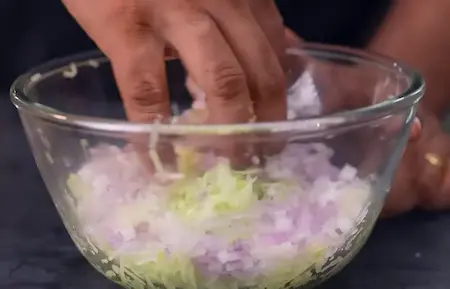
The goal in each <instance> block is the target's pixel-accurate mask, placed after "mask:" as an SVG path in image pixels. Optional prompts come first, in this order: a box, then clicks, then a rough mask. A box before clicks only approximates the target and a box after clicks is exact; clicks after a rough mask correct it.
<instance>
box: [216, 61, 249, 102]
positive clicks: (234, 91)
mask: <svg viewBox="0 0 450 289" xmlns="http://www.w3.org/2000/svg"><path fill="white" fill-rule="evenodd" d="M211 77H212V79H211V84H212V85H211V93H212V94H213V95H214V96H218V97H220V98H222V99H224V100H231V99H233V98H235V97H237V96H239V95H240V94H241V93H242V92H243V91H245V90H247V83H246V77H245V74H244V73H243V71H242V70H241V69H240V68H238V67H236V66H234V65H217V66H215V67H214V68H213V69H212V70H211Z"/></svg>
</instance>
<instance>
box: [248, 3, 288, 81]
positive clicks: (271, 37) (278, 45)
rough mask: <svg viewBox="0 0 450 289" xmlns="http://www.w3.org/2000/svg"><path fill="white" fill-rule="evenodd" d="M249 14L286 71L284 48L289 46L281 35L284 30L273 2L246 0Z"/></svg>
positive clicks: (281, 19)
mask: <svg viewBox="0 0 450 289" xmlns="http://www.w3.org/2000/svg"><path fill="white" fill-rule="evenodd" d="M247 2H248V4H249V5H250V8H251V12H252V15H253V17H254V18H255V20H256V22H257V23H258V25H259V27H260V28H261V30H262V31H263V33H264V34H265V36H266V38H267V40H268V41H269V44H270V45H271V47H272V50H273V51H274V52H275V55H277V57H278V60H279V62H280V65H281V67H282V68H283V71H285V72H286V71H287V67H288V63H287V58H286V48H287V47H288V45H289V41H288V39H287V38H286V37H285V35H283V33H282V31H284V30H285V28H284V23H283V18H282V17H281V15H280V12H279V11H278V8H277V5H276V4H275V1H274V0H247Z"/></svg>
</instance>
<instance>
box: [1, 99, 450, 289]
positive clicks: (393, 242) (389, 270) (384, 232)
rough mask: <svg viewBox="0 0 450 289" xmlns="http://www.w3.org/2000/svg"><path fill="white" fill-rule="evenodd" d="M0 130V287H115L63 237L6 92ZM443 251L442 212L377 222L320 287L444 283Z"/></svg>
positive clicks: (449, 245) (446, 235) (422, 287)
mask: <svg viewBox="0 0 450 289" xmlns="http://www.w3.org/2000/svg"><path fill="white" fill-rule="evenodd" d="M0 132H1V135H0V148H1V149H0V188H1V191H0V193H1V194H2V199H1V200H0V289H90V288H92V289H107V288H118V287H117V286H115V285H113V284H112V283H111V282H110V281H108V280H107V279H105V278H104V277H102V276H101V275H100V274H99V273H97V272H96V271H95V270H94V269H93V268H91V267H90V265H88V263H87V262H86V261H85V260H84V259H83V257H82V256H81V255H80V253H78V251H77V249H76V248H75V246H74V245H73V243H72V241H71V240H70V238H69V237H68V235H67V233H66V231H65V229H64V228H63V226H62V223H61V221H60V220H59V216H58V215H57V213H56V210H55V208H54V207H53V204H52V202H51V200H50V197H49V195H48V194H47V191H46V189H45V187H44V185H43V183H42V181H41V179H40V176H39V173H38V171H37V168H36V166H35V164H34V161H33V159H32V156H31V153H30V150H29V148H28V145H27V143H26V140H25V136H24V133H23V129H22V127H21V124H20V122H19V119H18V116H17V114H16V112H15V109H14V107H13V106H12V105H11V104H10V101H9V98H7V97H6V94H0ZM447 256H450V213H449V214H422V213H414V214H410V215H408V216H404V217H401V218H397V219H393V220H389V221H381V222H380V223H379V224H378V226H377V227H376V229H375V232H374V233H373V235H372V236H371V238H370V240H369V242H368V244H367V245H366V246H365V248H364V249H363V251H362V252H361V253H360V254H359V255H358V257H357V258H356V259H355V261H354V262H352V263H351V264H350V265H349V266H348V267H347V268H346V269H345V270H344V271H343V272H342V273H340V274H338V276H337V277H335V278H333V279H332V280H330V281H329V282H327V283H326V284H324V285H323V286H322V287H320V289H390V288H392V289H448V288H450V264H449V263H448V260H449V259H448V257H447Z"/></svg>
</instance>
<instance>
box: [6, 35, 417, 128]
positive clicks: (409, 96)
mask: <svg viewBox="0 0 450 289" xmlns="http://www.w3.org/2000/svg"><path fill="white" fill-rule="evenodd" d="M287 53H290V54H292V55H298V56H302V55H312V56H321V57H327V56H328V57H334V58H336V59H341V60H353V61H355V60H356V61H357V62H359V63H361V62H365V63H368V64H371V65H374V66H378V67H380V68H383V69H391V70H395V71H396V72H397V73H400V74H403V75H405V76H407V77H408V78H409V79H410V80H411V83H410V85H409V87H408V88H407V89H405V90H404V91H403V92H401V93H399V94H398V95H396V96H395V97H393V98H392V99H389V100H384V101H382V102H379V103H375V104H372V105H370V106H366V107H361V108H357V109H353V110H345V111H341V112H337V113H332V114H324V115H320V116H313V117H309V118H302V119H295V120H283V121H276V122H261V123H245V124H203V125H189V124H166V123H158V122H155V123H133V122H129V121H126V120H118V119H111V118H102V117H92V116H86V115H79V114H71V113H66V112H62V111H59V110H56V109H54V108H52V107H49V106H46V105H43V104H41V103H39V102H38V101H33V100H32V99H30V98H29V97H28V96H27V91H28V89H29V88H30V87H31V85H33V84H36V83H38V82H39V81H41V79H45V75H47V76H48V75H53V74H54V73H58V72H62V71H64V70H66V69H67V68H70V67H71V66H73V65H75V66H76V67H82V66H89V65H90V66H93V65H95V63H97V64H99V63H104V62H109V60H108V59H107V58H106V57H105V56H104V55H103V54H102V53H101V52H100V51H98V50H94V51H89V52H83V53H79V54H75V55H71V56H68V57H63V58H57V59H55V60H52V61H49V62H46V63H44V64H42V65H40V66H37V67H35V68H34V69H31V70H30V71H28V72H26V73H24V74H22V75H21V76H19V77H18V78H17V79H16V80H15V81H14V82H13V84H12V86H11V89H10V96H11V101H12V103H13V104H14V106H15V107H16V108H17V109H18V110H19V112H24V113H26V114H30V115H32V116H34V117H37V118H39V119H42V120H45V121H48V122H51V123H54V124H56V125H61V126H66V127H75V128H79V129H87V130H93V131H101V132H121V133H149V132H152V133H155V132H156V133H159V134H167V135H188V134H198V135H228V134H245V133H258V132H263V133H275V132H285V133H286V132H288V133H289V132H295V133H299V134H308V133H314V132H315V133H317V132H318V131H324V130H331V129H333V130H334V129H339V128H340V129H342V128H344V129H345V128H346V127H351V126H354V125H358V126H359V125H361V124H362V123H367V122H373V121H376V120H378V119H383V118H385V117H389V115H391V114H393V113H395V112H398V111H401V110H405V109H408V108H411V107H413V106H414V105H416V104H417V103H418V102H419V101H420V99H421V98H422V96H423V95H424V92H425V80H424V78H423V77H422V75H421V74H420V73H418V72H416V71H415V70H414V69H413V68H411V67H410V66H408V65H406V64H403V63H401V62H399V61H396V60H394V59H391V58H389V57H387V56H384V55H380V54H378V53H375V52H371V51H365V50H360V49H355V48H349V47H343V46H337V45H329V44H317V43H308V44H303V45H302V46H301V47H292V48H288V49H287ZM49 68H51V69H50V70H49ZM43 71H44V73H43V74H41V72H43ZM38 74H39V76H41V77H42V76H44V77H42V78H40V79H39V80H36V79H35V76H36V75H38Z"/></svg>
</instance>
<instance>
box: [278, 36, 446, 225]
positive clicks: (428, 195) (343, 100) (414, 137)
mask: <svg viewBox="0 0 450 289" xmlns="http://www.w3.org/2000/svg"><path fill="white" fill-rule="evenodd" d="M286 37H287V39H288V42H289V43H295V44H296V45H301V42H302V40H300V38H298V37H297V36H296V35H295V34H294V33H293V32H291V31H289V30H287V31H286ZM314 66H315V67H314V69H312V70H311V68H309V69H310V70H311V71H313V72H314V70H317V71H318V73H317V75H315V76H314V78H315V80H316V86H317V87H318V88H319V89H320V87H324V88H325V89H327V90H324V91H321V94H322V101H324V103H323V105H324V109H325V111H324V113H333V112H336V111H339V110H343V109H352V108H357V107H362V106H367V105H370V104H371V103H370V102H371V101H373V100H374V95H373V91H372V88H373V87H374V84H376V83H382V81H380V80H379V79H377V77H376V75H371V73H370V71H367V72H366V73H361V68H359V69H358V68H357V69H353V68H351V67H349V68H347V67H345V66H341V65H338V66H335V67H333V66H332V65H330V64H325V65H323V64H321V63H320V62H317V63H316V64H315V65H314ZM321 76H324V77H321ZM355 80H356V81H355ZM393 84H394V85H393V86H392V89H390V88H389V87H385V88H384V90H385V93H384V95H385V96H387V95H389V94H395V93H397V94H398V93H399V92H398V91H397V89H398V88H396V86H395V83H393ZM336 85H338V86H336ZM328 88H329V89H330V90H329V91H328ZM388 91H391V92H392V93H387V92H388ZM396 91H397V92H396ZM449 92H450V91H449ZM364 96H365V97H364ZM380 100H381V99H380ZM380 100H379V101H380ZM427 101H429V100H428V99H427V97H425V98H424V99H423V101H422V102H424V103H425V104H426V102H427ZM391 124H392V123H388V125H391ZM394 130H395V128H394ZM371 133H372V131H369V132H368V133H367V135H365V134H364V133H363V132H361V135H359V136H358V141H361V142H362V145H356V146H355V147H352V148H348V149H350V150H353V153H355V152H354V150H355V149H357V148H358V147H360V148H364V151H365V152H361V153H360V155H367V156H368V153H370V154H373V155H374V159H375V161H374V163H375V166H376V165H377V164H376V163H377V160H379V159H380V158H383V152H378V151H377V150H376V146H378V145H379V144H378V143H377V142H375V141H373V136H372V135H371ZM347 142H348V140H346V141H345V142H344V146H345V144H346V143H347ZM370 143H373V144H374V145H373V146H369V144H370ZM341 153H343V154H344V155H347V154H348V153H349V152H348V151H347V150H346V149H345V148H344V150H343V151H342V152H341ZM380 153H381V155H380ZM356 155H358V153H357V154H356ZM449 160H450V137H449V136H447V135H446V134H445V133H444V132H443V131H442V129H441V126H440V122H439V120H438V118H437V116H436V113H433V112H431V111H430V110H429V109H428V108H426V107H425V105H422V106H421V107H420V109H419V112H418V117H417V118H416V119H415V120H414V123H413V127H412V131H411V134H410V137H409V141H408V145H407V147H406V150H405V153H404V155H403V157H402V160H401V161H400V164H399V167H398V169H397V172H396V175H395V178H394V181H393V184H392V187H391V190H390V193H389V195H388V197H387V199H386V203H385V207H384V210H383V212H382V216H383V217H390V216H395V215H399V214H401V213H405V212H408V211H410V210H412V209H415V208H421V209H426V210H442V209H447V208H450V170H449V168H450V162H449ZM366 162H367V163H369V164H368V165H369V166H370V165H372V169H370V168H369V171H373V165H374V164H373V163H372V164H370V163H371V160H366ZM364 165H365V164H363V167H364ZM363 167H361V168H360V169H363V170H364V168H363Z"/></svg>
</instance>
